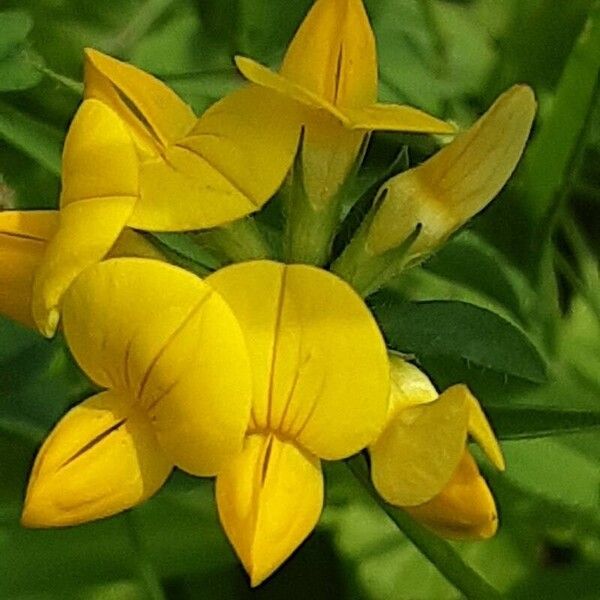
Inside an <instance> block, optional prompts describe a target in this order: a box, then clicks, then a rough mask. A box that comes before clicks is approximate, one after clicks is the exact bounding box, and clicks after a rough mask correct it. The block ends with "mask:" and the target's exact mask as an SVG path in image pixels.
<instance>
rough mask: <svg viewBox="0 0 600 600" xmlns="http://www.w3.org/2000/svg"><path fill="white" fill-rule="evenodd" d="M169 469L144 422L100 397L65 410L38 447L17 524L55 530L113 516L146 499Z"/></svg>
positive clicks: (111, 398) (117, 401) (119, 402)
mask: <svg viewBox="0 0 600 600" xmlns="http://www.w3.org/2000/svg"><path fill="white" fill-rule="evenodd" d="M171 469H172V463H171V462H170V460H169V459H167V458H166V456H165V454H164V453H163V451H162V449H161V448H160V446H159V444H158V441H157V440H156V436H155V434H154V431H153V429H152V427H151V425H150V421H149V420H148V419H147V418H146V417H145V416H144V415H143V414H140V413H138V412H136V411H133V410H131V407H130V406H129V405H128V404H127V403H126V402H124V400H123V398H122V397H120V396H119V395H118V394H115V393H112V392H103V393H101V394H98V395H96V396H93V397H92V398H89V399H88V400H86V401H85V402H83V403H82V404H80V405H79V406H77V407H75V408H73V409H71V410H70V411H69V412H68V413H67V414H66V415H65V416H64V417H63V418H62V419H61V421H59V423H58V425H57V426H56V427H55V428H54V430H53V431H52V433H50V435H49V437H48V438H47V439H46V441H45V442H44V444H43V445H42V448H41V449H40V451H39V453H38V455H37V457H36V460H35V464H34V467H33V471H32V474H31V478H30V481H29V486H28V488H27V497H26V499H25V507H24V509H23V515H22V517H21V521H22V523H23V525H25V526H27V527H60V526H65V525H77V524H80V523H85V522H86V521H91V520H93V519H100V518H102V517H108V516H110V515H114V514H116V513H119V512H121V511H123V510H125V509H127V508H131V507H132V506H136V505H137V504H140V503H141V502H143V501H144V500H146V499H147V498H149V497H150V496H152V495H153V494H154V493H155V492H156V491H158V489H159V488H160V487H161V486H162V484H163V483H164V482H165V480H166V479H167V477H168V476H169V473H170V472H171Z"/></svg>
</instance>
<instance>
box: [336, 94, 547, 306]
mask: <svg viewBox="0 0 600 600" xmlns="http://www.w3.org/2000/svg"><path fill="white" fill-rule="evenodd" d="M535 110H536V102H535V97H534V95H533V91H532V90H531V88H529V87H527V86H525V85H516V86H514V87H512V88H510V89H509V90H508V91H506V92H504V93H503V94H502V95H501V96H499V97H498V99H497V100H496V101H495V102H494V104H493V105H492V106H491V108H490V109H489V110H488V111H487V112H486V113H485V114H484V115H483V116H482V117H481V118H480V119H479V120H478V121H477V122H476V123H475V124H474V125H473V126H472V127H471V128H470V129H469V130H468V131H465V132H463V133H460V134H459V135H458V136H457V137H456V138H455V139H454V140H453V141H452V142H450V143H449V144H448V145H447V146H445V147H444V148H442V149H441V150H440V151H439V152H437V153H436V154H434V155H433V156H432V157H431V158H429V159H428V160H426V161H425V162H424V163H422V164H421V165H419V166H417V167H415V168H413V169H410V170H408V171H404V172H403V173H400V174H399V175H397V176H395V177H392V178H391V179H390V180H389V181H387V182H386V183H384V185H383V186H382V187H381V189H380V190H379V192H378V194H377V198H378V199H379V201H377V202H376V203H375V205H374V209H373V211H372V213H371V215H370V216H369V217H368V218H367V219H365V221H364V222H363V225H362V226H361V228H360V229H359V231H358V232H357V234H356V235H355V236H354V238H353V240H352V242H351V243H350V245H349V246H348V247H347V248H346V250H345V251H344V253H343V254H342V255H341V256H340V258H339V259H338V260H337V261H336V262H335V264H334V266H333V270H334V271H335V272H336V273H338V274H340V275H341V276H342V277H344V279H346V280H347V281H350V282H351V283H352V284H353V285H354V287H355V288H356V289H358V290H360V292H361V293H362V294H363V295H368V294H370V293H372V292H374V291H376V290H377V289H378V288H379V287H381V285H383V284H384V283H385V282H386V281H387V280H389V279H390V278H392V277H393V276H395V275H397V274H398V273H399V272H400V271H401V270H402V268H404V267H406V266H407V265H410V264H414V263H416V262H419V261H421V260H423V258H425V257H426V256H427V255H428V254H430V253H431V252H433V251H434V250H436V249H437V248H438V247H439V246H440V245H441V244H443V243H444V242H445V241H446V240H447V239H448V238H449V237H450V235H452V233H454V232H455V231H456V230H457V229H459V228H460V227H461V226H463V225H464V224H465V223H466V222H467V221H468V220H469V219H470V218H472V217H473V216H474V215H476V214H477V213H478V212H479V211H481V210H483V209H484V208H485V207H486V206H487V204H488V203H489V202H490V201H491V200H492V199H493V198H494V197H495V196H496V195H497V194H498V193H499V192H500V190H501V189H502V187H503V186H504V184H505V183H506V182H507V181H508V179H509V177H510V176H511V175H512V173H513V171H514V169H515V167H516V166H517V163H518V162H519V159H520V157H521V154H522V153H523V150H524V148H525V143H526V142H527V138H528V136H529V132H530V130H531V126H532V123H533V119H534V116H535ZM415 234H416V235H417V237H416V239H414V240H412V243H410V245H409V247H408V248H403V244H405V243H408V242H411V237H412V236H413V235H415ZM398 250H402V252H400V256H399V257H398V256H397V253H396V252H392V251H398Z"/></svg>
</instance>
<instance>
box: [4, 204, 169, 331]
mask: <svg viewBox="0 0 600 600" xmlns="http://www.w3.org/2000/svg"><path fill="white" fill-rule="evenodd" d="M58 224H59V211H57V210H26V211H20V210H7V211H0V264H2V269H1V270H0V315H3V316H5V317H9V318H10V319H13V320H15V321H17V322H19V323H21V324H22V325H25V326H26V327H30V328H32V329H35V327H36V325H35V323H34V320H33V315H32V313H31V299H32V293H33V281H34V277H35V273H36V270H37V269H38V267H39V266H40V264H41V263H42V261H43V258H44V254H45V251H46V246H47V245H48V242H49V240H51V239H52V237H53V236H54V234H55V233H56V231H57V229H58ZM108 256H132V257H133V256H137V257H144V258H155V259H159V260H160V259H162V258H163V257H162V255H161V254H160V252H159V251H158V250H156V249H155V247H154V246H153V245H152V244H151V243H150V242H147V241H146V240H145V239H144V238H143V237H142V236H141V235H139V234H137V233H136V232H135V231H133V230H132V229H126V230H125V231H123V232H122V233H121V235H120V236H119V238H118V239H117V241H116V242H115V244H114V245H113V246H112V248H111V249H110V251H109V253H108Z"/></svg>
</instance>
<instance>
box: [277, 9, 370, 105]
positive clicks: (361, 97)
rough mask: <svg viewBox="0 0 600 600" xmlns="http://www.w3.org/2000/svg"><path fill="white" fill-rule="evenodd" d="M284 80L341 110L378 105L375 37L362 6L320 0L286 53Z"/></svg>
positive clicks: (282, 70)
mask: <svg viewBox="0 0 600 600" xmlns="http://www.w3.org/2000/svg"><path fill="white" fill-rule="evenodd" d="M281 74H282V75H284V76H285V77H287V78H288V79H290V80H291V81H294V82H295V83H298V84H299V85H301V86H303V87H305V88H307V89H309V90H310V91H311V92H313V93H315V94H317V95H318V96H320V97H322V98H324V99H326V100H327V101H328V102H330V103H331V104H334V105H336V106H365V105H367V104H371V103H373V102H375V100H376V99H377V53H376V50H375V37H374V36H373V31H372V29H371V25H370V24H369V18H368V16H367V13H366V12H365V8H364V6H363V3H362V0H333V1H332V0H317V2H315V3H314V5H313V7H312V8H311V10H310V11H309V13H308V15H307V16H306V18H305V19H304V21H303V22H302V25H301V26H300V28H299V29H298V31H297V32H296V35H295V36H294V39H293V40H292V42H291V43H290V45H289V47H288V49H287V52H286V55H285V58H284V60H283V65H282V66H281Z"/></svg>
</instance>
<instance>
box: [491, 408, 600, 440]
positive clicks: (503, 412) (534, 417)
mask: <svg viewBox="0 0 600 600" xmlns="http://www.w3.org/2000/svg"><path fill="white" fill-rule="evenodd" d="M485 412H486V413H487V415H488V416H489V417H490V420H491V421H492V423H493V425H494V430H495V431H496V434H497V436H498V437H499V438H500V439H502V440H520V439H527V438H539V437H546V436H552V435H560V434H565V433H576V432H581V431H589V430H591V429H598V428H600V411H594V410H575V409H567V408H560V407H555V406H549V407H548V406H525V405H522V406H519V405H515V404H513V405H512V406H495V405H489V404H486V405H485Z"/></svg>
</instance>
